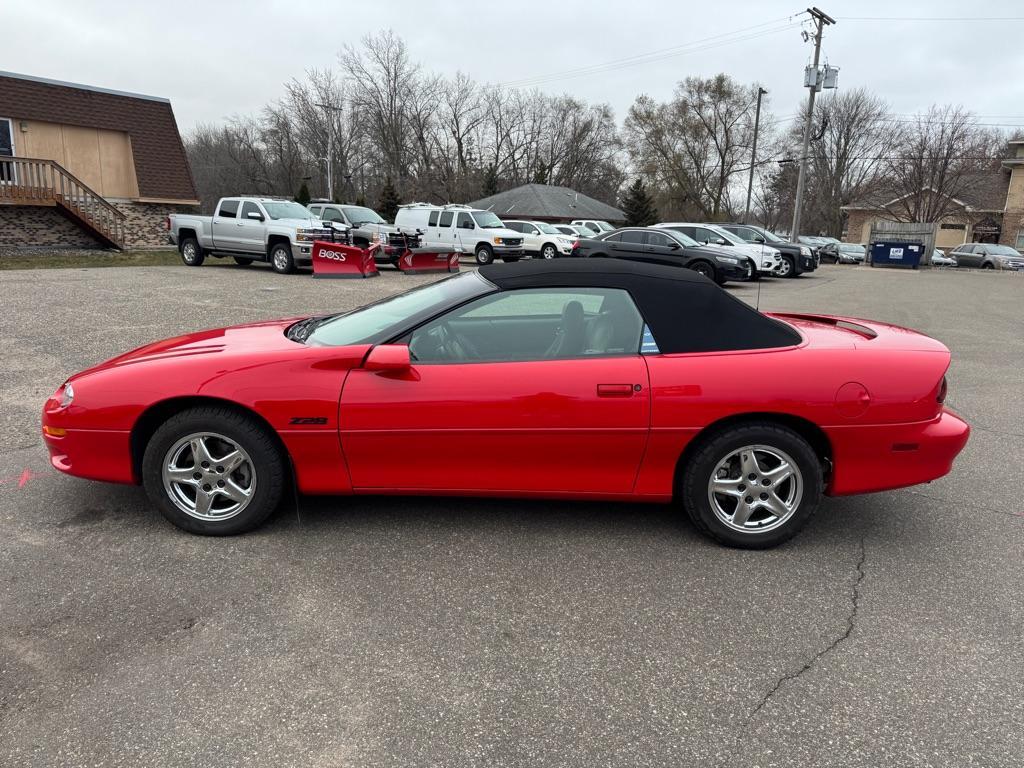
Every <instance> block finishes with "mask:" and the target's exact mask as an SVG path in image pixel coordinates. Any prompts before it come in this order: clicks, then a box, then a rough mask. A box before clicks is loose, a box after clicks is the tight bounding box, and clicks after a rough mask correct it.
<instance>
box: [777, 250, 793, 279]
mask: <svg viewBox="0 0 1024 768" xmlns="http://www.w3.org/2000/svg"><path fill="white" fill-rule="evenodd" d="M776 274H777V275H778V276H779V277H796V264H794V263H793V257H792V256H786V255H785V254H783V256H782V262H781V264H780V265H779V271H778V272H777V273H776Z"/></svg>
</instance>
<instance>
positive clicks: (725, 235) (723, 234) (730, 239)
mask: <svg viewBox="0 0 1024 768" xmlns="http://www.w3.org/2000/svg"><path fill="white" fill-rule="evenodd" d="M703 226H704V227H707V228H708V229H710V230H711V231H712V232H714V233H715V234H716V235H718V236H719V237H720V238H722V239H723V240H725V242H727V243H732V244H733V245H747V243H746V242H744V241H743V240H741V239H740V238H738V237H736V235H734V234H733V233H732V232H727V231H726V230H724V229H719V228H718V227H715V226H711V225H710V224H704V225H703Z"/></svg>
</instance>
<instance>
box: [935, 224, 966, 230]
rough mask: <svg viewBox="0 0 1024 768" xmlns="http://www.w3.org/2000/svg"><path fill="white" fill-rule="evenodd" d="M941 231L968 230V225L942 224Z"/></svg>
mask: <svg viewBox="0 0 1024 768" xmlns="http://www.w3.org/2000/svg"><path fill="white" fill-rule="evenodd" d="M939 229H967V225H966V224H940V225H939Z"/></svg>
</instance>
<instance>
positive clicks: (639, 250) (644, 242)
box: [573, 227, 754, 285]
mask: <svg viewBox="0 0 1024 768" xmlns="http://www.w3.org/2000/svg"><path fill="white" fill-rule="evenodd" d="M573 255H574V256H582V257H586V258H601V257H610V258H615V259H628V260H630V261H642V262H647V263H649V264H662V265H666V266H677V267H685V268H687V269H692V270H693V271H694V272H697V273H698V274H701V275H704V277H706V278H708V279H709V280H714V281H715V282H716V283H718V284H719V285H724V284H725V283H726V281H728V280H749V279H750V277H751V275H752V274H753V272H754V262H753V261H752V260H751V259H748V258H746V257H745V256H744V255H742V254H737V253H731V254H727V253H724V252H723V251H722V249H720V248H708V247H706V246H702V245H701V244H700V243H698V242H696V241H695V240H692V239H691V238H689V237H687V236H686V235H684V234H683V233H682V232H677V231H675V230H672V229H661V230H659V229H654V228H648V227H623V228H622V229H615V230H612V231H611V232H602V233H601V234H600V235H595V236H594V237H592V238H580V239H579V240H578V241H577V242H576V245H575V247H574V248H573Z"/></svg>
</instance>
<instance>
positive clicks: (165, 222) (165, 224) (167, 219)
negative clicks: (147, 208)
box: [164, 216, 171, 232]
mask: <svg viewBox="0 0 1024 768" xmlns="http://www.w3.org/2000/svg"><path fill="white" fill-rule="evenodd" d="M164 226H165V227H166V228H167V231H168V232H170V231H171V217H170V216H168V217H166V218H165V219H164Z"/></svg>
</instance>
